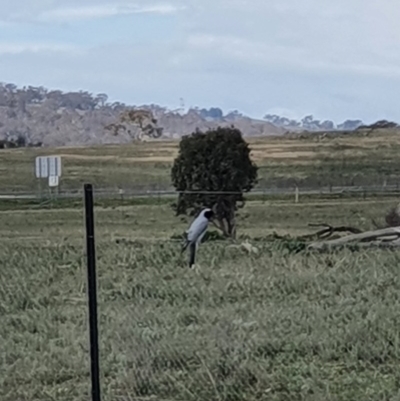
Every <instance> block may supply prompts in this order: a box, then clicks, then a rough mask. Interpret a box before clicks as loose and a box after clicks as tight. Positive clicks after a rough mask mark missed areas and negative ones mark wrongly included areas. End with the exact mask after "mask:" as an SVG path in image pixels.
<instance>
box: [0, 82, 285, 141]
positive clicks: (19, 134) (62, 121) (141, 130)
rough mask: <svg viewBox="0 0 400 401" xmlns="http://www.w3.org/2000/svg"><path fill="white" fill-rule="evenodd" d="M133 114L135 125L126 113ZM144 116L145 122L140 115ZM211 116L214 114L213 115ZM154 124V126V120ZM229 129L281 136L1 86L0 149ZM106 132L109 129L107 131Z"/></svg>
mask: <svg viewBox="0 0 400 401" xmlns="http://www.w3.org/2000/svg"><path fill="white" fill-rule="evenodd" d="M132 110H136V111H137V113H136V114H135V116H134V118H135V121H129V116H130V114H129V111H132ZM141 110H143V111H149V112H150V113H151V114H152V116H153V117H154V118H153V117H152V116H150V117H148V116H146V115H143V114H142V113H141ZM213 113H214V114H213ZM154 119H155V120H156V121H155V120H154ZM231 124H234V125H235V126H236V127H238V128H239V129H240V130H242V132H243V133H244V135H246V136H255V135H257V136H259V135H282V134H283V133H284V132H285V130H284V129H283V128H281V127H276V126H275V125H274V124H272V123H270V122H267V121H263V120H254V119H251V118H249V117H246V116H242V115H241V114H240V113H237V112H234V113H230V114H228V115H227V116H224V115H222V114H221V113H218V111H217V112H216V113H215V111H213V109H210V111H208V112H206V111H204V110H199V109H191V110H189V111H187V112H184V113H183V112H181V111H171V110H168V109H167V108H164V107H161V106H158V105H145V106H129V105H126V104H123V103H119V102H115V103H110V102H108V97H107V95H106V94H102V93H101V94H97V95H92V94H90V93H88V92H84V91H79V92H66V93H64V92H62V91H59V90H47V89H45V88H43V87H32V86H29V87H24V88H18V87H17V86H16V85H14V84H4V83H3V84H0V147H5V146H4V144H10V146H65V145H68V146H73V145H96V144H107V143H128V142H131V141H132V140H135V139H139V138H141V139H145V138H146V137H148V138H151V137H158V138H161V139H162V138H180V137H181V136H182V135H185V134H190V133H192V132H193V131H195V130H196V129H200V130H206V129H208V128H213V127H216V126H218V125H220V126H225V125H231ZM107 127H108V129H107Z"/></svg>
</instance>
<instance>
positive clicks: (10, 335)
mask: <svg viewBox="0 0 400 401" xmlns="http://www.w3.org/2000/svg"><path fill="white" fill-rule="evenodd" d="M97 195H98V193H96V194H95V198H96V196H97ZM118 195H119V193H118V192H114V197H115V199H116V201H115V203H112V204H106V205H100V206H98V207H96V209H95V223H96V249H97V269H98V297H99V306H98V307H99V334H100V367H101V386H102V393H103V400H110V401H111V400H121V401H128V400H174V401H186V400H207V401H208V400H238V401H239V400H244V399H248V400H253V399H274V398H275V399H300V398H307V397H308V396H312V394H316V393H319V394H321V396H322V398H326V399H327V398H329V396H332V397H333V396H338V395H340V391H345V390H343V389H346V388H348V387H349V386H350V387H351V384H352V383H353V384H354V385H359V384H357V383H359V381H357V380H361V379H362V378H367V379H365V381H364V382H363V385H364V387H363V388H364V389H365V388H366V387H368V385H369V384H368V383H369V379H368V377H374V378H375V383H377V382H379V383H383V382H384V380H387V377H388V376H387V375H388V372H390V374H393V375H394V376H395V375H396V374H397V373H399V372H397V373H396V371H395V367H394V365H395V364H391V362H390V361H393V360H395V358H396V355H397V352H398V349H397V348H396V347H397V346H396V342H395V341H393V342H388V341H386V340H385V339H387V338H392V337H391V336H392V335H393V333H392V331H391V328H390V327H394V326H395V323H396V319H398V312H397V310H398V307H399V306H400V305H398V304H399V302H400V301H399V300H398V297H396V296H395V294H396V293H398V290H400V280H399V278H398V274H397V271H396V266H397V265H398V260H399V258H400V256H399V254H398V253H396V252H390V253H389V252H386V253H383V251H380V252H368V251H366V252H363V253H351V252H347V253H341V254H330V255H319V254H306V253H298V252H297V250H296V249H295V246H296V244H293V243H290V241H289V242H287V243H286V242H283V243H276V242H273V241H271V240H270V239H269V236H270V235H271V234H272V233H273V232H274V231H275V230H278V231H279V230H280V232H282V233H284V232H288V230H291V232H295V233H296V232H301V230H303V231H304V230H306V229H307V222H309V221H308V219H310V218H312V219H314V221H322V220H326V221H334V222H337V223H340V222H346V223H348V222H349V221H350V222H353V223H354V224H359V223H360V222H362V221H363V220H361V218H364V216H366V217H371V216H374V213H375V214H379V213H380V211H381V210H382V209H384V208H386V207H389V206H390V205H391V204H393V201H392V200H390V199H389V200H387V199H383V200H379V199H372V200H369V201H367V202H365V203H364V204H363V203H362V200H360V199H358V200H357V201H347V200H344V201H343V202H342V203H340V202H341V201H337V200H334V201H332V202H325V203H324V202H321V203H320V204H319V205H318V207H315V204H316V202H317V201H315V200H312V201H310V202H309V203H307V202H304V203H301V202H300V204H299V205H298V207H292V206H293V204H294V200H290V201H287V205H290V207H287V208H286V207H282V203H279V202H278V203H277V204H276V205H274V203H273V202H271V203H269V204H268V205H266V204H263V203H262V202H255V203H254V205H251V204H250V205H249V206H248V207H246V208H245V209H244V210H243V212H241V214H240V215H239V218H238V224H239V228H240V230H239V235H238V238H237V239H236V241H234V242H232V241H226V240H223V239H222V238H221V237H219V236H218V231H217V230H216V229H215V228H214V227H213V226H210V227H209V231H208V232H209V234H210V237H209V238H207V237H206V238H205V239H206V241H205V242H204V243H202V244H201V245H200V247H199V250H198V255H197V260H196V268H195V269H189V268H188V255H187V254H185V253H183V254H182V253H181V242H182V234H183V232H184V230H185V229H186V228H187V227H188V225H189V224H190V222H191V218H188V217H184V218H181V217H177V216H175V214H174V213H173V211H172V209H171V206H170V204H169V203H165V204H154V203H151V202H150V203H140V204H131V205H129V204H128V205H126V204H123V203H121V204H119V198H118ZM10 202H11V206H7V208H6V207H4V210H2V211H0V233H1V238H2V247H1V249H0V266H1V269H0V315H1V316H2V319H1V320H2V321H1V325H0V355H1V363H0V399H1V400H2V401H15V400H47V399H57V400H58V401H63V400H65V401H67V400H68V401H71V400H74V401H75V400H76V401H81V400H82V401H83V400H87V399H88V397H89V385H90V377H89V372H90V366H89V343H88V338H89V335H88V323H87V319H88V316H87V294H86V266H85V241H84V218H83V217H84V216H83V203H80V204H78V203H77V204H66V205H61V206H60V205H55V204H52V203H51V201H50V200H46V201H45V202H43V203H39V204H33V205H32V204H29V203H27V204H23V203H22V204H21V203H19V202H17V200H14V201H10ZM13 202H14V203H13ZM338 202H339V203H338ZM356 204H359V206H357V209H355V207H356V206H355V205H356ZM363 205H364V206H363ZM354 210H356V211H357V213H355V212H354ZM368 213H369V214H368ZM360 216H361V217H360ZM360 224H361V223H360ZM363 224H366V223H365V222H364V223H363ZM211 234H212V235H211ZM249 245H250V246H249ZM382 266H384V267H382ZM383 293H384V294H385V296H383V295H382V294H383ZM370 311H373V312H374V314H373V315H371V316H372V317H371V318H370V319H369V320H368V321H367V322H366V323H364V320H363V319H362V318H361V317H362V316H366V314H367V313H372V312H370ZM356 321H357V322H358V323H357V324H358V326H357V327H356V328H355V326H354V324H355V323H354V322H356ZM388 322H390V324H388ZM355 332H356V334H354V333H355ZM365 332H367V333H368V335H370V336H374V338H375V339H376V340H375V341H374V342H369V341H364V340H365V338H364V337H363V333H365ZM343 333H347V334H346V335H344V334H343ZM346 350H347V351H346ZM349 350H353V351H349ZM354 350H356V351H354ZM383 353H385V357H386V358H387V359H386V360H384V361H382V360H381V362H380V365H379V366H377V367H375V368H373V367H372V364H371V363H370V362H368V361H371V360H374V358H378V357H380V356H381V355H382V354H383ZM397 356H398V355H397ZM360 360H361V362H360ZM385 361H388V362H387V364H386V362H385ZM343 366H344V367H343ZM380 366H381V367H382V369H381V367H380ZM347 367H348V368H349V369H353V370H354V372H355V373H357V372H358V373H359V374H358V375H357V374H356V376H355V377H354V381H353V382H352V379H351V377H350V378H349V377H347V376H346V378H345V377H344V376H342V375H340V374H338V371H339V369H347ZM358 367H359V371H358V370H357V369H358ZM368 369H370V370H368ZM360 374H361V376H360ZM369 374H370V375H371V376H368V375H369ZM335 375H336V376H335ZM332 377H334V380H336V382H335V386H330V385H329V382H330V379H329V378H332ZM357 377H358V378H357ZM360 377H361V379H360ZM327 378H328V379H327ZM385 378H386V379H385ZM321 383H322V384H321ZM324 383H325V384H324ZM349 383H350V384H349ZM365 386H366V387H365ZM335 391H336V392H337V393H334V392H335ZM371 391H372V390H371ZM330 392H333V393H330ZM342 395H343V394H342Z"/></svg>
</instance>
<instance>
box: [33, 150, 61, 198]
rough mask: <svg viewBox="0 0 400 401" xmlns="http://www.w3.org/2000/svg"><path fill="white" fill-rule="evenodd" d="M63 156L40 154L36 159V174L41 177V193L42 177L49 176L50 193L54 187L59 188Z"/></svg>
mask: <svg viewBox="0 0 400 401" xmlns="http://www.w3.org/2000/svg"><path fill="white" fill-rule="evenodd" d="M61 171H62V168H61V157H60V156H39V157H37V158H36V160H35V174H36V178H38V179H39V193H40V196H42V191H41V179H42V178H48V185H49V190H50V193H51V192H52V188H58V185H59V181H60V180H59V178H60V177H61Z"/></svg>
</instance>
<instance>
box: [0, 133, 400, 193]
mask: <svg viewBox="0 0 400 401" xmlns="http://www.w3.org/2000/svg"><path fill="white" fill-rule="evenodd" d="M399 137H400V136H399V135H398V133H393V132H391V131H388V132H386V133H377V134H373V135H371V136H366V137H355V136H351V135H348V136H338V137H335V138H325V139H323V140H319V141H318V140H317V139H316V137H311V138H308V139H282V138H281V139H278V138H271V137H265V138H248V141H249V143H250V145H251V147H252V149H253V152H252V153H253V157H254V159H255V160H256V162H257V164H258V165H259V167H260V170H259V176H260V186H262V187H265V186H267V187H270V186H280V187H293V185H294V179H295V178H296V180H297V183H298V185H300V186H308V187H310V186H311V187H316V188H318V187H321V186H326V185H336V186H342V185H369V184H373V185H381V184H382V183H383V181H384V180H385V179H386V181H387V182H388V183H396V182H400V167H399V166H400V164H399V163H398V154H399V152H400V139H399ZM177 150H178V142H177V141H167V142H164V141H163V142H160V141H154V142H147V143H134V144H130V145H123V146H115V145H110V146H102V147H91V148H84V147H76V148H56V149H24V150H20V149H16V150H1V152H0V187H1V188H2V191H11V190H15V191H36V190H37V189H38V182H37V180H36V179H35V178H34V159H35V157H36V156H38V155H44V154H61V155H62V156H63V177H62V178H61V184H60V185H61V189H64V190H71V189H79V188H81V187H82V183H83V182H85V181H88V180H90V181H91V182H93V184H95V185H96V186H97V187H101V188H110V189H117V188H125V189H135V188H137V189H143V188H144V187H145V188H146V189H166V188H169V187H170V167H171V165H172V162H173V159H174V157H175V156H176V154H177ZM316 167H317V168H316ZM46 186H47V184H46V183H45V182H44V183H43V187H46Z"/></svg>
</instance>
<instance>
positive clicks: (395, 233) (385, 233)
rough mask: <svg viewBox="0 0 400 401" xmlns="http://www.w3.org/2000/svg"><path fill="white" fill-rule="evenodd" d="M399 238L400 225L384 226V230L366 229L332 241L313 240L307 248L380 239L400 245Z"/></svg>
mask: <svg viewBox="0 0 400 401" xmlns="http://www.w3.org/2000/svg"><path fill="white" fill-rule="evenodd" d="M399 238H400V227H389V228H384V229H382V230H374V231H366V232H362V233H357V234H352V235H348V236H345V237H341V238H337V239H333V240H330V241H323V242H313V243H311V244H310V245H308V247H307V248H308V249H314V250H321V249H324V248H331V247H337V246H342V245H347V244H352V243H358V242H365V241H369V242H371V241H377V240H378V241H379V243H380V244H381V243H382V241H383V242H384V243H385V242H389V241H391V242H392V244H396V246H400V244H397V242H400V241H396V240H399Z"/></svg>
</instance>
